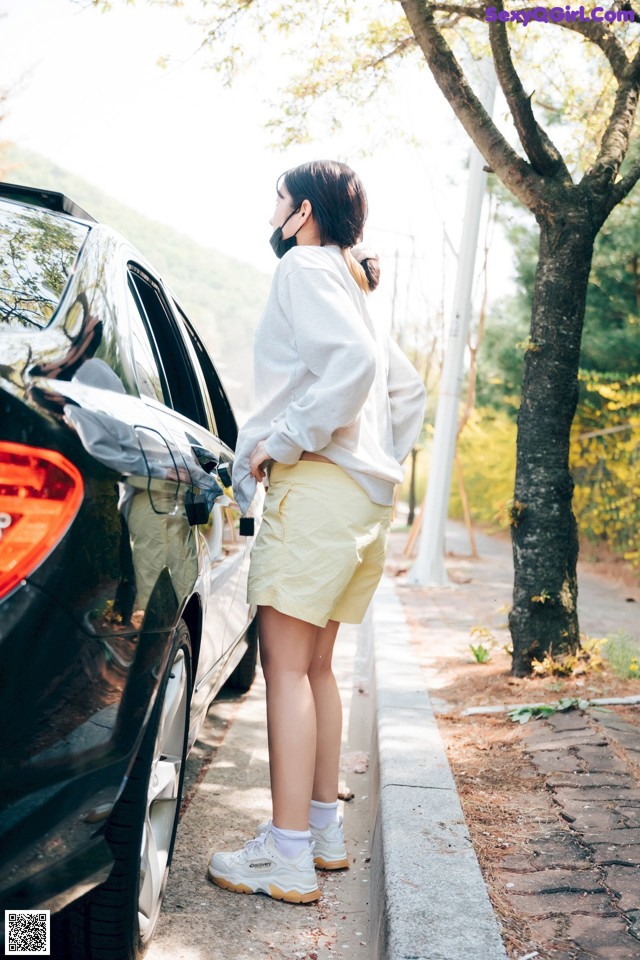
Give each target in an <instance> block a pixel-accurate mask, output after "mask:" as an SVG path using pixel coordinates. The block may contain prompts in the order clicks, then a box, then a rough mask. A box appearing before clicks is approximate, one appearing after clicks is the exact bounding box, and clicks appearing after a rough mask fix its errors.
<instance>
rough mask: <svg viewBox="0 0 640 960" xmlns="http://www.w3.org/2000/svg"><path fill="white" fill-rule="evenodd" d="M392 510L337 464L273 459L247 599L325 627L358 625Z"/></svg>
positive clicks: (377, 570)
mask: <svg viewBox="0 0 640 960" xmlns="http://www.w3.org/2000/svg"><path fill="white" fill-rule="evenodd" d="M390 521H391V507H385V506H381V505H380V504H378V503H372V501H371V500H370V499H369V497H368V496H367V494H366V493H365V491H364V490H363V489H362V487H361V486H360V484H358V483H356V481H355V480H353V479H352V478H351V477H350V476H349V475H348V474H347V473H345V471H344V470H343V469H342V467H339V466H337V464H334V463H323V462H321V461H317V460H299V461H298V463H295V464H293V465H292V466H288V465H287V464H284V463H274V464H273V465H272V467H271V471H270V477H269V489H268V491H267V496H266V499H265V506H264V513H263V516H262V525H261V527H260V530H259V532H258V536H257V538H256V541H255V543H254V545H253V549H252V551H251V565H250V567H249V584H248V591H247V597H248V600H249V603H255V604H262V605H264V606H269V607H274V608H275V609H276V610H279V611H280V612H281V613H286V614H288V615H289V616H290V617H297V618H298V619H299V620H305V621H307V623H314V624H316V626H318V627H324V626H326V625H327V622H328V621H329V620H338V621H340V622H343V623H361V622H362V620H363V618H364V615H365V613H366V610H367V607H368V606H369V602H370V600H371V597H372V596H373V594H374V591H375V589H376V587H377V586H378V583H379V581H380V577H381V576H382V570H383V566H384V558H385V553H386V547H387V537H388V535H389V525H390Z"/></svg>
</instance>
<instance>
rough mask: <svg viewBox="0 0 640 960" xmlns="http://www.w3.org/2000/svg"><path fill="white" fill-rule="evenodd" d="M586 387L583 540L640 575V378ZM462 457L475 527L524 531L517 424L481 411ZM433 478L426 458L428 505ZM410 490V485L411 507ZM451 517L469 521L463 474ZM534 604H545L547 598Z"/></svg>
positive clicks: (593, 380) (574, 442) (573, 457)
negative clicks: (517, 496) (517, 489)
mask: <svg viewBox="0 0 640 960" xmlns="http://www.w3.org/2000/svg"><path fill="white" fill-rule="evenodd" d="M581 381H582V399H581V402H580V404H579V406H578V410H577V413H576V417H575V421H574V426H573V429H572V434H571V452H570V465H571V471H572V475H573V479H574V482H575V491H574V498H573V508H574V511H575V515H576V519H577V521H578V527H579V530H580V534H581V536H582V537H584V538H585V539H587V540H589V541H592V542H604V543H606V544H607V546H608V547H609V548H610V549H612V550H613V551H615V552H617V553H619V554H620V555H621V556H623V557H624V558H625V560H628V561H629V562H630V563H632V564H634V565H635V566H637V567H639V568H640V545H639V544H638V534H637V531H638V529H639V528H640V444H639V443H638V433H639V431H640V376H634V377H628V378H627V379H622V378H621V377H619V376H618V377H617V378H616V377H614V376H613V375H611V374H609V375H607V374H593V373H589V374H581ZM427 437H429V432H428V431H427ZM428 446H429V442H427V447H428ZM457 452H458V457H459V459H460V463H461V465H462V470H463V476H464V484H465V489H466V493H467V497H468V500H469V507H470V510H471V515H472V517H473V519H474V520H475V521H476V522H479V523H482V524H486V525H489V526H494V527H502V528H504V529H507V528H508V527H509V526H510V525H517V524H518V523H519V522H520V519H521V517H522V515H523V513H524V511H525V510H526V504H523V503H516V502H515V501H514V500H513V489H514V478H515V461H516V425H515V423H514V422H513V420H512V419H511V418H510V417H508V416H507V415H506V413H503V412H498V411H495V410H489V409H477V410H474V411H473V414H472V416H471V418H470V419H469V421H468V423H467V425H466V426H465V428H464V430H463V432H462V435H461V436H460V437H459V440H458V447H457ZM427 471H428V462H427V456H426V455H425V453H424V452H423V453H422V454H421V455H420V457H419V458H418V462H417V484H416V494H417V499H418V502H421V501H422V498H423V497H424V492H425V487H426V476H427ZM407 488H408V483H407V482H405V485H404V487H403V491H402V493H403V497H404V499H406V498H407ZM449 512H450V515H451V516H453V517H457V518H461V517H462V516H463V512H462V502H461V500H460V491H459V487H458V483H457V480H456V477H455V474H454V478H453V482H452V485H451V498H450V503H449ZM534 602H537V603H543V602H544V600H543V598H542V594H540V595H539V596H538V597H536V598H535V600H534Z"/></svg>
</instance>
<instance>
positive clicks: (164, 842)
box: [64, 620, 191, 960]
mask: <svg viewBox="0 0 640 960" xmlns="http://www.w3.org/2000/svg"><path fill="white" fill-rule="evenodd" d="M190 700H191V643H190V636H189V630H188V628H187V625H186V624H185V623H184V621H182V620H181V621H180V622H179V623H178V626H177V628H176V631H175V634H174V639H173V643H172V647H171V652H170V656H169V660H168V667H167V669H166V671H165V674H164V676H163V678H162V682H161V684H160V687H159V690H158V695H157V698H156V703H155V705H154V708H153V713H152V716H151V719H150V721H149V725H148V727H147V730H146V733H145V736H144V739H143V741H142V746H141V748H140V750H139V752H138V756H137V757H136V760H135V762H134V765H133V768H132V770H131V773H130V775H129V779H128V781H127V785H126V787H125V789H124V791H123V794H122V796H121V797H120V799H119V801H118V803H117V805H116V807H115V808H114V810H113V813H112V814H111V817H110V819H109V823H108V825H107V829H106V838H107V840H108V842H109V845H110V846H111V849H112V852H113V855H114V857H115V861H116V862H115V866H114V868H113V870H112V872H111V874H110V876H109V878H108V879H107V880H106V881H105V883H103V884H102V885H101V886H99V887H96V888H95V889H94V890H92V891H91V892H90V893H89V894H87V895H86V896H84V897H82V898H81V899H80V900H78V901H76V902H75V903H74V904H72V905H71V907H70V908H68V910H67V911H65V913H68V917H65V920H64V926H65V940H66V944H65V952H64V960H139V958H140V957H142V956H143V954H144V952H145V951H146V949H147V947H148V946H149V944H150V942H151V940H152V938H153V932H154V929H155V926H156V923H157V920H158V916H159V914H160V907H161V905H162V898H163V896H164V891H165V887H166V884H167V879H168V875H169V867H170V865H171V858H172V855H173V847H174V843H175V836H176V830H177V827H178V821H179V818H180V800H181V796H182V785H183V781H184V770H185V760H186V754H187V736H188V732H189V708H190Z"/></svg>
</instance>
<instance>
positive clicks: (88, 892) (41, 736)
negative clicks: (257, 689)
mask: <svg viewBox="0 0 640 960" xmlns="http://www.w3.org/2000/svg"><path fill="white" fill-rule="evenodd" d="M236 435H237V428H236V422H235V419H234V415H233V412H232V410H231V407H230V404H229V402H228V400H227V397H226V395H225V392H224V389H223V387H222V384H221V382H220V379H219V378H218V375H217V373H216V370H215V368H214V365H213V363H212V361H211V359H210V357H209V355H208V354H207V352H206V350H205V348H204V346H203V344H202V341H201V339H200V337H199V336H198V334H197V333H196V331H195V329H194V327H193V326H192V324H191V323H190V322H189V320H188V319H187V317H186V315H185V313H184V311H183V310H182V308H181V307H180V305H179V304H178V302H177V301H176V299H175V297H174V296H173V295H172V294H171V292H170V291H169V289H168V288H167V287H166V285H165V284H164V283H163V281H162V279H161V278H160V277H159V276H158V275H157V273H155V272H154V270H153V269H152V268H151V267H150V266H149V264H148V263H147V262H146V261H145V260H144V258H143V257H142V256H141V255H140V254H139V253H138V252H137V251H136V250H135V249H134V248H133V247H132V246H130V245H129V244H128V243H127V242H126V240H124V239H123V238H122V237H121V236H119V235H118V234H117V233H115V232H114V231H112V230H110V229H109V228H107V227H106V226H104V225H102V224H99V223H97V222H96V221H95V220H93V218H92V217H90V216H89V215H88V214H87V213H85V211H83V210H82V209H81V208H79V207H77V206H76V205H75V204H73V203H72V202H71V201H70V200H68V199H67V198H66V197H64V196H62V195H61V194H56V193H52V192H46V191H39V190H33V189H29V188H25V187H19V186H15V185H11V184H0V654H1V661H0V662H1V666H0V739H1V741H2V743H1V749H0V795H1V796H0V890H1V892H2V902H3V905H4V909H10V910H34V909H39V910H43V911H44V910H47V909H48V910H50V911H51V914H52V917H53V920H54V948H53V955H54V956H56V955H58V956H60V957H63V958H64V960H74V958H82V960H106V958H109V960H130V958H135V957H138V956H140V955H141V954H142V952H143V951H144V948H145V947H146V946H147V945H148V943H149V941H150V940H151V937H152V935H153V930H154V926H155V923H156V920H157V917H158V913H159V910H160V904H161V901H162V895H163V891H164V887H165V885H166V879H167V874H168V869H169V864H170V862H171V854H172V849H173V844H174V838H175V832H176V827H177V823H178V814H179V809H180V795H181V790H182V781H183V776H184V766H185V757H186V755H187V753H188V750H189V748H190V746H191V745H192V744H193V742H194V740H195V738H196V735H197V733H198V730H199V728H200V725H201V723H202V721H203V719H204V716H205V714H206V711H207V709H208V707H209V704H210V703H211V700H212V699H213V698H214V696H215V695H216V693H217V692H218V691H219V690H220V688H221V687H222V686H223V684H225V683H230V684H231V685H235V686H236V687H237V688H239V689H248V687H249V686H250V684H251V682H252V680H253V676H254V673H255V664H256V645H257V635H256V630H255V619H254V618H255V609H251V608H250V607H249V606H248V605H247V603H246V577H247V569H248V554H249V549H250V544H251V540H250V539H249V537H250V536H251V535H252V533H253V519H252V517H251V515H250V516H249V517H247V518H243V519H242V520H241V518H240V515H239V512H238V510H237V507H236V505H235V504H234V502H233V500H232V497H231V490H230V483H231V471H232V465H233V449H234V445H235V442H236ZM259 499H260V497H259V496H258V497H257V498H256V502H255V507H256V513H259V512H260V507H261V504H260V503H259V502H258V501H259ZM56 951H57V953H56Z"/></svg>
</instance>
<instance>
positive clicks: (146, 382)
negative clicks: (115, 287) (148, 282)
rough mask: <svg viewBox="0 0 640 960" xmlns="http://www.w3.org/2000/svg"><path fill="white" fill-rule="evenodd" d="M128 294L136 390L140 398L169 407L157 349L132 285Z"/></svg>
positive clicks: (169, 403)
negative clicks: (130, 301) (155, 401)
mask: <svg viewBox="0 0 640 960" xmlns="http://www.w3.org/2000/svg"><path fill="white" fill-rule="evenodd" d="M129 292H130V295H131V300H132V309H131V311H130V328H131V343H132V348H133V361H134V365H135V373H136V381H137V383H138V389H139V390H140V394H141V396H143V397H151V399H152V400H158V401H159V402H160V403H165V404H167V406H171V397H170V395H169V390H168V387H167V383H166V378H165V376H164V373H163V372H162V366H161V365H160V363H159V361H158V348H157V345H156V343H155V341H154V339H153V334H152V333H151V331H150V330H149V329H148V328H147V325H146V324H145V323H144V322H143V317H142V311H143V310H144V308H143V307H142V304H141V303H140V301H139V298H138V296H137V294H136V290H135V287H134V286H133V285H131V287H130V290H129Z"/></svg>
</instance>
